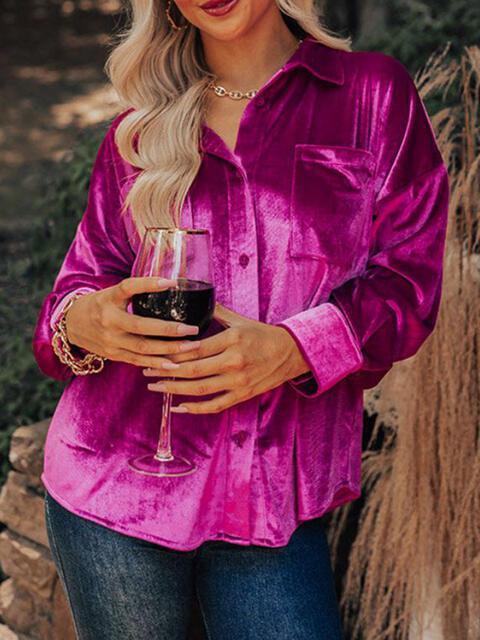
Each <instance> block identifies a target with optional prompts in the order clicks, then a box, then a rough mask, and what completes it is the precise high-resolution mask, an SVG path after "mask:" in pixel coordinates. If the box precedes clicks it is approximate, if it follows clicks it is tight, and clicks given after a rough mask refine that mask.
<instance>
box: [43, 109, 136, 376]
mask: <svg viewBox="0 0 480 640" xmlns="http://www.w3.org/2000/svg"><path fill="white" fill-rule="evenodd" d="M119 117H120V116H118V117H117V119H115V120H114V121H113V123H112V124H111V125H110V128H109V129H108V131H107V133H106V134H105V136H104V138H103V140H102V142H101V144H100V146H99V149H98V152H97V155H96V158H95V162H94V165H93V169H92V173H91V177H90V185H89V191H88V199H87V205H86V209H85V211H84V213H83V216H82V219H81V220H80V222H79V224H78V226H77V229H76V232H75V236H74V238H73V240H72V242H71V244H70V247H69V248H68V251H67V253H66V255H65V258H64V260H63V263H62V265H61V267H60V270H59V272H58V274H57V277H56V279H55V282H54V284H53V288H52V291H51V292H50V293H49V294H48V295H47V296H46V297H45V299H44V300H43V303H42V307H41V309H40V312H39V314H38V318H37V323H36V326H35V330H34V334H33V339H32V348H33V353H34V356H35V359H36V361H37V363H38V366H39V367H40V369H41V370H42V371H43V373H45V374H46V375H48V376H50V377H52V378H54V379H57V380H67V379H68V378H70V377H72V376H73V375H74V374H73V373H72V371H71V370H70V368H69V367H67V366H66V365H63V364H62V363H61V362H60V361H59V359H58V358H57V356H56V355H55V353H54V351H53V348H52V344H51V340H52V336H53V323H54V320H55V318H56V317H57V316H58V313H59V311H60V310H61V308H62V307H63V305H64V304H65V303H66V301H67V300H68V298H69V297H70V295H71V294H73V293H74V292H75V291H79V292H88V291H99V290H100V289H104V288H106V287H109V286H112V285H114V284H117V283H118V282H120V281H121V280H122V279H123V278H126V277H128V276H129V275H130V272H131V266H132V264H133V260H134V253H133V250H132V249H131V247H130V244H129V242H128V237H127V232H126V229H125V226H124V222H123V220H122V217H121V212H120V209H121V192H120V185H119V180H118V176H117V173H116V157H115V154H116V153H117V158H118V152H117V151H116V147H115V141H114V131H115V125H116V123H117V122H118V119H119Z"/></svg>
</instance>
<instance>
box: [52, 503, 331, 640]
mask: <svg viewBox="0 0 480 640" xmlns="http://www.w3.org/2000/svg"><path fill="white" fill-rule="evenodd" d="M45 515H46V523H47V532H48V538H49V543H50V548H51V551H52V555H53V559H54V562H55V564H56V567H57V570H58V573H59V576H60V578H61V580H62V584H63V587H64V590H65V593H66V595H67V599H68V602H69V605H70V608H71V611H72V615H73V619H74V624H75V628H76V633H77V637H78V638H79V640H114V639H115V640H118V639H119V638H122V640H186V638H187V637H188V628H189V624H190V617H191V612H192V608H193V606H192V605H193V602H194V599H195V598H197V600H198V604H199V608H200V611H201V615H202V617H203V622H204V625H205V632H206V635H207V638H208V639H209V640H341V639H342V637H343V636H342V631H341V624H340V615H339V608H338V602H337V598H336V593H335V586H334V579H333V573H332V567H331V561H330V552H329V547H328V542H327V538H326V533H325V530H324V525H323V522H322V520H321V519H320V518H317V519H314V520H309V521H307V522H304V523H302V524H301V525H300V527H299V528H298V529H297V530H296V531H295V532H294V534H293V536H292V537H291V539H290V541H289V543H288V544H287V545H286V546H284V547H277V548H269V547H260V546H253V545H252V546H242V545H236V544H232V543H228V542H221V541H208V542H205V543H203V544H202V545H201V546H200V547H198V548H197V549H194V550H193V551H176V550H172V549H169V548H167V547H164V546H160V545H158V544H156V543H154V542H148V541H146V540H142V539H140V538H136V537H133V536H129V535H125V534H122V533H118V532H116V531H113V530H112V529H109V528H107V527H105V526H103V525H100V524H97V523H95V522H92V521H90V520H87V519H85V518H82V517H80V516H77V515H76V514H73V513H71V512H70V511H68V510H67V509H65V508H64V507H63V506H62V505H60V504H59V503H58V502H57V501H56V500H54V498H52V496H51V495H50V494H48V493H47V494H46V496H45Z"/></svg>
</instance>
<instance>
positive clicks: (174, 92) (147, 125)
mask: <svg viewBox="0 0 480 640" xmlns="http://www.w3.org/2000/svg"><path fill="white" fill-rule="evenodd" d="M275 1H276V3H277V6H278V8H279V9H280V11H281V13H282V17H283V18H284V20H285V22H286V24H287V26H288V27H289V28H290V30H291V31H292V32H293V33H294V34H295V35H298V36H300V37H301V36H302V35H311V36H312V37H314V38H315V39H316V40H318V41H320V42H321V43H323V44H325V45H327V46H329V47H332V48H336V49H343V50H350V46H351V41H350V38H341V37H339V36H336V35H334V34H333V33H331V32H330V31H329V30H328V29H327V28H326V27H325V26H323V25H322V23H321V16H320V14H319V12H318V9H317V8H316V7H315V0H275ZM166 6H167V0H131V2H130V7H129V26H128V27H127V29H126V30H125V31H124V32H123V33H121V34H119V41H118V43H117V44H116V46H115V47H114V48H113V49H112V51H111V53H110V55H109V57H108V60H107V62H106V65H105V70H106V72H107V74H108V77H109V79H110V81H111V83H112V85H113V87H114V88H115V90H116V92H117V94H118V96H119V99H120V103H121V105H122V106H123V107H125V108H132V107H133V109H132V110H131V111H130V113H128V114H127V115H126V116H125V117H124V118H123V119H121V121H120V123H119V125H118V127H117V128H116V131H115V142H116V144H117V146H118V150H119V153H120V155H121V156H122V157H123V158H124V160H126V161H127V162H129V163H130V164H132V165H134V166H135V167H137V168H139V169H140V172H139V173H138V175H137V177H136V179H135V181H134V183H133V186H132V187H131V188H130V190H129V191H128V194H127V196H126V198H125V201H124V203H123V208H122V213H125V211H126V210H127V208H128V207H130V210H131V213H132V217H133V220H134V223H135V225H136V227H137V230H138V232H139V233H140V234H142V233H143V230H144V229H145V227H147V226H180V213H181V210H182V207H183V203H184V200H185V197H186V195H187V192H188V190H189V188H190V185H191V184H192V182H193V180H194V179H195V176H196V175H197V172H198V170H199V167H200V164H201V161H202V156H201V150H200V148H199V144H200V135H201V123H202V120H203V117H204V113H205V106H206V95H207V91H208V84H209V82H210V81H211V80H212V79H213V78H214V75H213V74H212V73H211V71H210V70H209V69H208V67H207V65H206V63H205V58H204V55H203V47H202V43H201V38H200V31H199V30H198V28H197V27H195V26H194V25H193V24H191V23H188V26H187V28H186V29H184V30H182V31H177V30H175V29H173V28H172V27H171V25H170V24H169V22H168V20H167V17H166V12H165V9H166ZM177 13H178V12H177ZM177 22H178V23H180V22H181V24H184V23H185V20H184V18H183V17H181V18H180V19H177ZM135 141H136V142H137V144H136V148H135V144H134V142H135Z"/></svg>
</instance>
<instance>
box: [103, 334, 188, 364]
mask: <svg viewBox="0 0 480 640" xmlns="http://www.w3.org/2000/svg"><path fill="white" fill-rule="evenodd" d="M115 343H116V344H115V346H116V347H118V348H120V349H126V350H127V351H131V352H132V353H136V354H138V355H146V356H160V355H164V356H166V355H169V354H176V353H183V352H185V350H195V349H196V344H195V342H194V341H189V340H161V339H160V338H148V337H147V336H139V335H134V334H129V333H121V334H119V335H118V337H116V339H115ZM165 362H170V361H168V360H165Z"/></svg>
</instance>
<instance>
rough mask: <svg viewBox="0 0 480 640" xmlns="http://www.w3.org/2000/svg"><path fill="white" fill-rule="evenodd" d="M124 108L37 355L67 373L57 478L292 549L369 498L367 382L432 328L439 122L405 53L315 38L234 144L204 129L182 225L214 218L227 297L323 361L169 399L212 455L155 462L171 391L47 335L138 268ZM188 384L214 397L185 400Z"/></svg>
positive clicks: (159, 514) (174, 521) (149, 526)
mask: <svg viewBox="0 0 480 640" xmlns="http://www.w3.org/2000/svg"><path fill="white" fill-rule="evenodd" d="M128 111H129V110H126V111H124V112H122V113H121V114H120V115H119V116H117V117H116V118H115V119H114V120H113V122H112V123H111V125H110V128H109V129H108V132H107V133H106V135H105V137H104V139H103V141H102V144H101V145H100V148H99V151H98V154H97V158H96V161H95V164H94V167H93V171H92V175H91V183H90V190H89V196H88V204H87V207H86V210H85V212H84V215H83V218H82V220H81V222H80V224H79V225H78V228H77V231H76V235H75V237H74V239H73V242H72V244H71V246H70V248H69V250H68V253H67V255H66V257H65V260H64V262H63V264H62V266H61V268H60V271H59V273H58V276H57V278H56V280H55V283H54V285H53V289H52V291H51V293H50V294H49V295H48V296H47V297H46V298H45V300H44V303H43V306H42V309H41V311H40V314H39V316H38V322H37V326H36V329H35V334H34V338H33V349H34V354H35V357H36V359H37V362H38V364H39V366H40V368H41V369H42V371H43V372H44V373H45V374H46V375H49V376H52V377H53V378H56V379H59V380H65V381H66V386H65V389H64V390H63V394H62V396H61V399H60V401H59V403H58V406H57V408H56V411H55V414H54V416H53V419H52V421H51V424H50V428H49V431H48V436H47V441H46V448H45V458H44V472H43V475H42V480H43V482H44V484H45V486H46V488H47V489H48V490H49V491H50V492H51V494H52V495H53V496H54V497H55V498H56V499H57V500H58V501H59V502H61V503H62V504H63V505H64V506H65V507H66V508H67V509H69V510H71V511H73V512H75V513H77V514H79V515H81V516H83V517H85V518H88V519H91V520H94V521H96V522H99V523H101V524H103V525H106V526H107V527H110V528H112V529H115V530H117V531H119V532H123V533H126V534H128V535H132V536H137V537H139V538H144V539H147V540H151V541H154V542H157V543H160V544H163V545H166V546H169V547H173V548H176V549H193V548H195V547H197V546H198V545H200V544H201V543H202V541H204V540H207V539H210V540H227V541H231V542H236V543H239V544H259V545H265V546H280V545H284V544H286V543H287V542H288V540H289V537H290V535H291V534H292V532H293V531H294V529H295V528H296V527H297V525H298V524H299V523H300V522H301V521H303V520H305V519H309V518H314V517H317V516H320V515H322V514H324V513H326V512H327V511H329V510H331V509H333V508H335V507H337V506H338V505H341V504H344V503H346V502H348V501H350V500H353V499H355V498H358V497H359V495H360V492H361V473H360V472H361V442H362V426H363V390H364V389H366V388H369V387H372V386H374V385H376V384H377V383H378V382H379V381H380V379H381V378H382V377H383V376H384V374H385V373H386V372H387V371H388V370H389V369H390V368H391V367H392V364H393V363H394V362H395V361H398V360H401V359H403V358H407V357H409V356H411V355H412V354H414V353H415V352H416V351H417V350H418V348H419V347H420V346H421V344H422V343H423V342H424V340H425V339H426V338H427V336H428V335H429V334H430V333H431V332H432V330H433V328H434V325H435V321H436V318H437V315H438V309H439V302H440V296H441V287H442V269H443V253H444V246H445V236H446V226H447V209H448V199H449V186H448V174H447V170H446V167H445V165H444V163H443V160H442V157H441V155H440V152H439V149H438V147H437V144H436V140H435V137H434V134H433V130H432V127H431V124H430V121H429V119H428V116H427V114H426V111H425V108H424V105H423V103H422V101H421V100H420V98H419V95H418V93H417V91H416V88H415V85H414V83H413V81H412V79H411V77H410V76H409V74H408V73H407V71H406V69H405V68H404V67H403V65H401V63H399V62H398V61H396V60H395V59H394V58H392V57H390V56H387V55H385V54H381V53H377V52H366V51H355V52H345V51H337V50H333V49H330V48H327V47H325V46H324V45H322V44H320V43H318V42H317V41H315V40H314V39H313V38H311V37H308V38H306V39H305V40H304V41H303V43H302V44H301V45H300V46H299V48H298V49H297V50H296V51H295V53H294V54H293V55H292V56H291V57H290V58H289V59H288V61H287V62H286V63H285V64H284V65H283V67H282V68H280V69H279V70H278V71H277V72H275V73H274V74H273V76H272V77H271V78H270V79H269V80H268V81H267V82H266V83H265V84H264V85H263V86H262V87H261V89H260V90H259V92H258V93H257V95H256V96H255V97H254V98H253V99H252V100H251V101H250V102H249V103H248V105H247V106H246V110H245V112H244V114H243V117H242V120H241V124H240V129H239V134H238V140H237V143H236V147H235V152H234V153H233V152H232V151H231V150H230V149H229V148H228V147H227V146H226V144H225V143H224V141H223V140H222V138H221V137H220V136H219V135H218V134H217V133H216V132H215V131H213V129H211V128H210V127H208V126H207V125H205V124H204V125H203V129H202V132H201V143H200V144H201V146H200V148H201V150H202V151H203V159H202V164H201V167H200V170H199V172H198V174H197V176H196V179H195V181H194V183H193V184H192V186H191V188H190V191H189V194H188V198H187V200H186V202H185V206H184V207H183V210H182V221H181V222H182V226H193V227H207V228H208V229H210V231H211V234H212V247H213V265H214V277H215V285H216V291H217V299H218V301H219V302H220V303H222V304H223V305H225V306H227V307H230V308H231V309H233V310H235V311H236V312H238V313H240V314H243V315H245V316H247V317H249V318H254V319H256V320H260V321H262V322H266V323H270V324H276V325H281V326H283V327H284V328H285V329H286V330H288V331H289V332H290V333H291V335H292V336H293V338H294V339H295V341H296V342H297V344H298V346H299V348H300V349H301V351H302V353H303V354H304V356H305V358H306V360H307V362H308V364H309V366H310V372H309V373H308V374H307V375H305V376H302V377H301V378H299V379H296V380H289V381H286V382H285V383H283V384H282V385H280V386H278V387H276V388H275V389H272V390H270V391H268V392H266V393H263V394H261V395H259V396H256V397H254V398H252V399H250V400H248V401H244V402H241V403H239V404H237V405H235V406H233V407H231V408H229V409H227V410H224V411H222V412H219V413H216V414H203V415H202V414H200V415H193V414H192V415H189V414H178V413H177V414H173V415H172V427H173V446H174V448H175V450H176V451H177V452H179V453H183V454H184V455H186V456H187V457H190V458H192V459H194V460H195V462H196V463H197V466H198V470H197V472H196V473H193V474H192V475H190V476H185V477H177V478H175V477H174V478H155V477H152V476H144V475H140V474H137V473H135V472H133V471H131V470H130V469H129V468H128V466H127V459H128V458H129V457H131V456H132V455H138V454H142V453H147V452H153V450H154V448H155V445H156V438H157V435H158V429H159V421H160V411H161V403H162V398H163V394H160V393H155V392H152V391H149V390H148V389H147V383H148V381H149V379H146V378H145V377H144V375H143V373H142V369H141V368H139V367H135V366H132V365H128V364H124V363H120V362H114V361H107V363H106V366H105V368H104V370H103V371H102V372H101V373H100V374H96V375H88V376H82V377H80V376H74V375H73V374H72V372H71V371H70V370H69V369H67V368H66V367H65V366H64V365H62V364H61V363H60V362H59V361H58V359H57V358H56V356H55V354H54V352H53V350H52V347H51V338H52V327H53V323H54V320H55V315H54V314H55V312H58V310H59V309H61V306H62V304H64V302H65V299H66V298H65V296H68V295H69V294H71V293H72V292H74V291H77V290H84V291H92V290H98V289H101V288H103V287H106V286H110V285H112V284H115V283H118V282H119V281H120V280H121V279H123V278H125V277H128V276H129V275H130V274H131V270H132V265H133V263H134V260H135V257H136V255H137V252H138V250H139V246H140V238H139V237H138V234H137V233H136V231H135V227H134V225H133V222H132V220H131V217H130V215H129V212H128V211H127V215H126V216H124V217H122V216H121V215H120V213H119V212H120V207H121V202H122V200H123V198H124V197H125V194H126V192H127V190H128V188H129V187H130V186H131V184H132V182H133V180H134V179H135V176H136V175H137V174H138V169H136V168H135V167H132V166H131V165H128V164H127V163H126V162H125V161H124V160H123V159H122V158H121V156H120V155H119V153H118V150H117V147H116V144H115V139H114V132H115V127H116V126H117V124H118V123H119V122H120V119H121V118H122V117H124V116H125V115H126V113H128ZM159 144H161V140H160V141H159ZM221 330H223V327H222V326H221V325H219V324H218V323H216V321H214V323H213V324H212V327H211V331H210V334H211V333H215V332H217V331H221ZM209 397H211V396H209ZM186 399H188V400H190V401H192V400H193V401H195V400H198V399H201V398H199V397H193V396H191V397H187V396H181V395H180V396H178V395H177V396H174V403H175V404H180V402H181V401H182V400H186Z"/></svg>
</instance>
